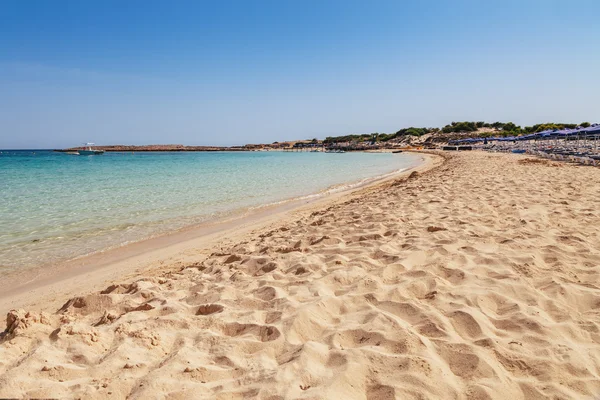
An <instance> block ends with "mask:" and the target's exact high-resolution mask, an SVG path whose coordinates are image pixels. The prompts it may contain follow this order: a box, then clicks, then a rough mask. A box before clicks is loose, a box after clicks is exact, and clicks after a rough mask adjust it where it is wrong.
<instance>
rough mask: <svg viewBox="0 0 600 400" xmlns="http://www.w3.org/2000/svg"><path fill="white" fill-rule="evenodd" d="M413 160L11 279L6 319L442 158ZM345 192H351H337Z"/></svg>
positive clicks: (2, 294)
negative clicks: (9, 314)
mask: <svg viewBox="0 0 600 400" xmlns="http://www.w3.org/2000/svg"><path fill="white" fill-rule="evenodd" d="M412 154H416V155H419V156H421V157H422V160H421V162H420V163H419V164H418V165H416V166H413V167H409V168H407V169H404V170H401V171H400V170H397V171H392V172H389V173H386V174H383V175H380V176H375V177H372V178H365V179H362V180H359V181H350V182H347V183H343V184H338V185H334V186H332V187H329V188H327V189H324V190H322V191H319V192H317V193H313V194H308V195H305V196H301V197H299V198H291V199H286V200H282V201H279V202H276V203H269V204H265V205H261V206H256V207H252V208H250V209H246V210H244V211H240V212H241V214H237V215H235V216H233V217H231V216H228V217H225V218H220V219H216V220H212V221H208V222H205V223H201V224H199V225H191V226H187V227H184V228H181V229H178V230H175V231H173V232H169V233H165V234H160V235H158V236H154V237H150V238H146V239H142V240H140V241H135V242H132V243H128V244H125V245H122V246H118V247H113V248H109V249H105V250H100V251H97V252H94V253H91V254H88V255H85V256H81V257H77V258H75V259H71V260H66V261H62V262H58V263H54V264H50V265H46V266H40V267H34V268H28V269H26V270H25V271H22V272H19V271H17V272H14V273H10V274H8V276H6V277H4V278H3V280H2V282H1V283H0V313H5V312H8V311H9V310H11V309H15V308H23V307H27V308H29V309H38V308H40V307H42V305H44V306H45V305H47V304H48V300H49V299H50V298H51V299H52V300H50V301H51V303H52V304H53V306H60V305H61V304H62V303H61V304H59V303H60V302H61V301H62V299H65V298H68V297H69V296H73V295H75V294H76V293H78V292H86V291H90V290H94V289H98V288H100V287H103V285H104V286H105V283H106V282H107V281H110V280H115V279H122V278H123V276H124V274H127V275H128V277H129V278H131V276H129V275H131V274H133V275H135V274H137V273H140V272H141V271H142V270H145V269H147V268H150V267H151V266H152V265H154V264H156V263H161V264H164V263H171V264H172V263H176V262H183V261H184V260H185V261H189V257H186V256H184V254H185V253H186V252H190V251H197V252H199V251H207V249H209V248H210V247H211V246H214V245H216V244H219V243H220V242H221V241H223V240H224V239H226V238H227V239H229V240H232V238H234V237H242V236H243V235H244V234H246V233H248V232H249V231H251V230H255V229H260V228H264V227H265V226H266V225H268V224H272V223H277V221H279V220H280V219H281V218H289V217H290V216H291V215H293V214H294V213H295V212H302V211H304V210H305V209H308V208H314V207H321V206H322V207H324V206H325V205H326V204H329V203H333V202H336V201H339V200H342V199H344V198H345V197H346V196H351V195H352V194H353V193H354V192H357V191H360V190H362V189H365V188H370V187H373V186H377V185H379V184H382V183H384V182H387V181H389V180H392V179H398V178H401V177H402V176H404V175H407V174H409V173H411V172H413V171H419V172H422V171H424V170H428V169H431V168H433V167H434V166H436V162H435V159H436V158H438V157H439V158H441V157H440V156H439V155H437V156H435V155H434V156H432V155H431V154H427V153H422V152H412ZM343 186H349V187H348V188H344V189H342V190H336V188H338V187H343ZM130 264H135V266H133V265H130ZM23 282H24V283H23Z"/></svg>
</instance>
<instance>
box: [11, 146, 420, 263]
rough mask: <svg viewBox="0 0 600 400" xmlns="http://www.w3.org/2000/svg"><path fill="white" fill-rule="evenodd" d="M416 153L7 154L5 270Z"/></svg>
mask: <svg viewBox="0 0 600 400" xmlns="http://www.w3.org/2000/svg"><path fill="white" fill-rule="evenodd" d="M419 160H420V157H419V156H416V155H411V154H390V153H387V154H385V153H384V154H374V153H344V154H335V153H334V154H331V153H284V152H214V153H202V152H189V153H169V152H165V153H135V154H132V153H106V154H104V155H98V156H75V155H67V154H62V153H55V152H52V151H47V150H20V151H16V150H2V151H0V272H8V271H9V270H14V269H22V268H29V267H38V266H43V265H46V264H51V263H56V262H60V261H65V260H68V259H72V258H76V257H80V256H83V255H86V254H90V253H94V252H98V251H102V250H105V249H108V248H112V247H116V246H120V245H123V244H125V243H129V242H133V241H139V240H142V239H145V238H149V237H152V236H156V235H161V234H165V233H168V232H171V231H174V230H177V229H180V228H183V227H187V226H191V225H195V224H200V223H202V222H205V221H208V220H213V219H218V218H224V217H227V216H232V215H234V214H239V213H243V212H247V211H248V210H251V209H252V208H255V207H260V206H263V205H267V204H272V203H277V202H281V201H285V200H288V199H293V198H300V197H303V196H311V195H318V194H323V193H324V192H327V191H328V190H329V191H331V190H340V189H343V188H344V187H348V186H349V185H352V184H357V183H360V182H364V181H365V180H368V179H370V178H374V177H378V176H381V175H385V174H388V173H392V172H394V171H398V170H401V169H406V168H408V167H410V166H412V165H415V164H417V163H418V162H419Z"/></svg>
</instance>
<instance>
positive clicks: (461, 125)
mask: <svg viewBox="0 0 600 400" xmlns="http://www.w3.org/2000/svg"><path fill="white" fill-rule="evenodd" d="M590 125H591V124H590V123H589V122H582V123H580V124H570V123H554V122H548V123H543V124H535V125H532V126H525V127H521V126H519V125H516V124H514V123H512V122H492V123H489V122H484V121H476V122H475V121H462V122H451V123H450V124H448V125H445V126H444V127H442V128H441V129H440V128H415V127H412V126H411V127H410V128H403V129H400V130H399V131H397V132H395V133H379V132H375V133H363V134H352V135H344V136H328V137H327V138H325V140H324V141H323V142H324V143H325V144H327V143H341V142H371V143H376V142H387V141H389V140H392V139H395V138H397V137H403V136H423V135H425V134H428V133H438V132H442V133H473V132H477V131H478V130H479V129H480V128H490V129H493V131H488V132H481V133H480V134H479V135H478V136H482V137H484V136H516V135H521V134H529V133H537V132H542V131H545V130H554V129H573V128H576V127H578V126H580V127H584V128H586V127H588V126H590Z"/></svg>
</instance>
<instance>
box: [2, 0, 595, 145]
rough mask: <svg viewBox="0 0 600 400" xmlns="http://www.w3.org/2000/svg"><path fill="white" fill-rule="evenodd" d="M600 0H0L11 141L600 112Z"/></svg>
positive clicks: (348, 128) (246, 138)
mask: <svg viewBox="0 0 600 400" xmlns="http://www.w3.org/2000/svg"><path fill="white" fill-rule="evenodd" d="M599 17H600V1H598V0H570V1H567V0H563V1H555V0H520V1H516V0H502V1H501V0H497V1H496V0H448V1H442V0H438V1H434V0H423V1H417V0H413V1H401V0H395V1H366V0H365V1H349V0H344V1H324V0H320V1H312V0H305V1H299V0H298V1H292V0H290V1H285V0H278V1H201V0H196V1H183V0H178V1H152V0H143V1H142V0H139V1H121V0H119V1H109V0H103V1H92V0H90V1H80V0H74V1H61V0H52V1H51V0H46V1H41V0H38V1H29V0H0V148H54V147H67V146H74V145H78V144H80V143H81V142H86V141H93V142H96V143H98V144H149V143H181V144H190V145H193V144H196V145H199V144H210V145H234V144H245V143H256V142H273V141H276V140H285V139H305V138H313V137H318V138H324V137H325V136H329V135H341V134H349V133H370V132H387V133H389V132H395V131H397V130H398V129H400V128H403V127H408V126H419V127H420V126H443V125H445V124H447V123H449V122H451V121H459V120H485V121H490V122H493V121H513V122H515V123H517V124H520V125H530V124H533V123H538V122H551V121H552V122H573V123H577V122H582V121H590V122H600V107H599V104H600V97H599V94H600V51H599V50H600V47H599V46H600V20H599Z"/></svg>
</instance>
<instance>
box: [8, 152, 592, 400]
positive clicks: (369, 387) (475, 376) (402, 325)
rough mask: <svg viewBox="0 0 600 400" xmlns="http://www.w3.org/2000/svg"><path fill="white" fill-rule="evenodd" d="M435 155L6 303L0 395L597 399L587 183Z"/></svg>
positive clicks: (557, 171)
mask: <svg viewBox="0 0 600 400" xmlns="http://www.w3.org/2000/svg"><path fill="white" fill-rule="evenodd" d="M428 157H429V162H428V163H427V164H426V165H425V166H423V167H421V168H420V169H419V170H418V171H412V172H410V173H406V174H404V176H400V177H395V178H393V179H388V180H386V181H384V182H380V183H378V184H375V185H372V186H369V187H367V188H362V189H359V190H355V191H353V192H352V193H349V194H348V193H346V194H343V195H337V196H330V197H329V198H327V199H324V200H323V201H320V202H315V203H312V204H309V205H305V206H304V207H301V208H298V209H294V210H281V212H279V213H276V214H272V215H270V216H265V217H264V218H262V219H260V220H256V221H252V222H248V223H247V224H245V225H243V226H237V227H236V228H235V229H233V230H227V229H224V230H215V231H211V232H207V235H206V237H205V238H204V239H202V241H199V239H193V240H192V239H189V238H187V239H189V240H183V239H182V240H181V241H178V242H174V243H169V246H168V247H164V248H161V249H162V250H155V251H153V252H152V251H150V250H148V251H145V252H138V253H136V252H133V253H132V254H131V255H130V257H127V258H123V259H120V260H118V261H114V260H113V261H111V260H108V261H107V260H105V261H106V262H105V264H106V265H103V266H102V268H101V269H98V270H95V269H93V268H90V269H89V270H86V272H85V274H81V273H80V274H77V275H73V276H70V275H68V274H67V275H63V279H54V280H52V279H51V277H48V279H47V281H46V282H45V284H44V285H45V286H39V287H31V288H30V289H29V290H27V291H23V290H22V291H20V292H15V293H12V294H11V295H10V296H6V295H5V296H4V297H3V298H2V299H1V302H0V305H1V307H0V308H1V309H3V310H4V309H6V310H9V309H10V308H13V307H14V308H16V310H14V311H10V312H9V313H8V316H7V321H6V331H5V332H4V333H3V334H2V338H1V339H0V397H2V398H5V397H8V398H32V397H36V398H97V399H106V398H114V399H121V398H132V399H133V398H139V399H146V398H169V399H184V398H186V399H187V398H194V399H198V398H217V399H232V398H234V399H236V398H239V399H242V398H259V399H273V400H274V399H288V398H290V399H291V398H302V399H321V398H327V399H507V398H510V399H514V400H517V399H546V398H556V399H595V398H597V397H598V396H600V280H599V278H598V276H599V273H600V211H599V210H600V170H599V169H598V168H593V167H584V166H576V165H571V164H566V163H557V162H551V161H547V160H540V159H534V158H531V157H527V156H524V155H516V154H489V153H483V152H466V153H457V154H445V155H442V154H441V153H437V154H431V155H429V156H428Z"/></svg>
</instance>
